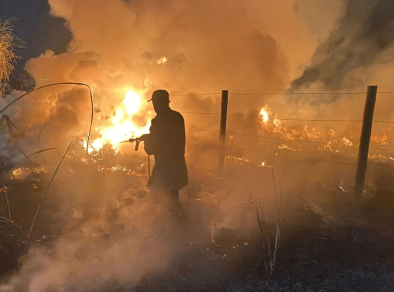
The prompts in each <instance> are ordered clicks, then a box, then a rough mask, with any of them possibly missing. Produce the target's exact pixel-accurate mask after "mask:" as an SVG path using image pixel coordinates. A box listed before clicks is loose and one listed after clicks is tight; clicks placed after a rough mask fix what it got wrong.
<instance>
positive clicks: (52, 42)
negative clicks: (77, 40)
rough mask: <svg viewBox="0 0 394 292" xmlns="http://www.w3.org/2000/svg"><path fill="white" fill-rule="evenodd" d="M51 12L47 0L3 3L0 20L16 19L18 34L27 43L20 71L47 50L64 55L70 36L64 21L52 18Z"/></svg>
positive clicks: (15, 24)
mask: <svg viewBox="0 0 394 292" xmlns="http://www.w3.org/2000/svg"><path fill="white" fill-rule="evenodd" d="M49 10H50V8H49V5H48V2H47V0H0V19H3V20H4V19H6V18H16V20H15V21H14V22H13V23H14V26H15V34H16V35H17V36H18V37H19V38H21V39H22V40H23V41H24V42H25V48H24V49H22V50H21V51H20V55H21V56H22V59H21V60H20V61H19V62H18V67H19V68H18V71H19V70H21V68H23V66H24V63H25V62H26V61H27V60H29V59H30V58H33V57H37V56H39V55H40V54H42V53H44V52H45V51H46V50H48V49H50V50H53V51H54V52H55V53H61V52H63V51H65V49H66V47H67V45H68V43H69V41H70V33H69V31H68V30H67V28H66V27H65V25H64V21H63V20H62V19H59V18H55V17H53V16H51V15H50V14H49Z"/></svg>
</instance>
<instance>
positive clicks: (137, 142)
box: [120, 138, 142, 151]
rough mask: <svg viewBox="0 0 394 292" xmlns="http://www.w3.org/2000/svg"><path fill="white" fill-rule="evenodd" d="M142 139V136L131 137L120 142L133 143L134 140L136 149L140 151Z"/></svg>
mask: <svg viewBox="0 0 394 292" xmlns="http://www.w3.org/2000/svg"><path fill="white" fill-rule="evenodd" d="M141 141H142V140H141V139H140V138H131V139H129V140H125V141H122V142H120V143H133V142H135V147H134V150H135V151H138V148H139V147H140V142H141Z"/></svg>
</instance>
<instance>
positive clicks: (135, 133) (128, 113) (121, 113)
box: [90, 90, 152, 151]
mask: <svg viewBox="0 0 394 292" xmlns="http://www.w3.org/2000/svg"><path fill="white" fill-rule="evenodd" d="M142 104H143V100H142V98H141V96H140V94H139V93H137V92H136V91H134V90H129V91H127V92H126V94H125V98H124V99H123V101H122V102H121V103H120V104H119V105H118V106H117V107H116V109H115V115H114V117H113V118H112V120H111V123H112V124H111V125H108V126H100V127H99V128H96V130H97V131H98V132H99V134H100V137H99V138H98V139H96V140H94V141H93V142H92V148H93V149H90V151H94V150H96V151H97V150H100V149H101V148H103V146H104V144H105V143H110V144H111V145H112V147H113V149H115V150H117V149H118V148H119V144H120V143H121V142H122V141H125V140H128V139H130V138H134V137H139V136H141V135H143V134H146V133H148V131H149V127H150V118H151V115H152V112H151V111H148V112H147V115H146V116H145V118H144V122H145V123H144V125H143V126H140V125H137V124H136V123H134V122H133V117H134V116H135V115H136V114H137V113H139V112H140V111H141V109H142Z"/></svg>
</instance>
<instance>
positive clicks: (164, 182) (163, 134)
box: [144, 109, 188, 190]
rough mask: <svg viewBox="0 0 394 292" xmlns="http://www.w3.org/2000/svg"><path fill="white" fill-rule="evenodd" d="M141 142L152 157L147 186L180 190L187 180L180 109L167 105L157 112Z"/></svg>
mask: <svg viewBox="0 0 394 292" xmlns="http://www.w3.org/2000/svg"><path fill="white" fill-rule="evenodd" d="M144 144H145V152H146V153H147V154H149V155H154V157H155V166H154V167H153V171H152V175H151V177H150V179H149V181H148V185H147V186H148V189H167V190H180V189H181V188H183V187H185V186H186V185H187V184H188V175H187V168H186V162H185V144H186V135H185V122H184V120H183V117H182V115H181V114H180V113H178V112H176V111H173V110H172V109H169V110H168V111H166V112H164V113H160V114H157V116H156V117H155V118H154V119H153V120H152V125H151V127H150V134H149V135H148V136H147V137H146V138H145V141H144Z"/></svg>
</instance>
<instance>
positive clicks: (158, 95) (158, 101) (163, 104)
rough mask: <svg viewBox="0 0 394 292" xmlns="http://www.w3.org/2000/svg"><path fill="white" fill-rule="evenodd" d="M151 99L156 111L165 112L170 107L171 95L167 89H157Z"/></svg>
mask: <svg viewBox="0 0 394 292" xmlns="http://www.w3.org/2000/svg"><path fill="white" fill-rule="evenodd" d="M149 101H152V103H153V108H154V110H155V112H156V113H161V112H164V111H166V110H168V109H169V108H170V97H169V94H168V92H167V91H166V90H163V89H159V90H156V91H155V92H153V94H152V99H151V100H149Z"/></svg>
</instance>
